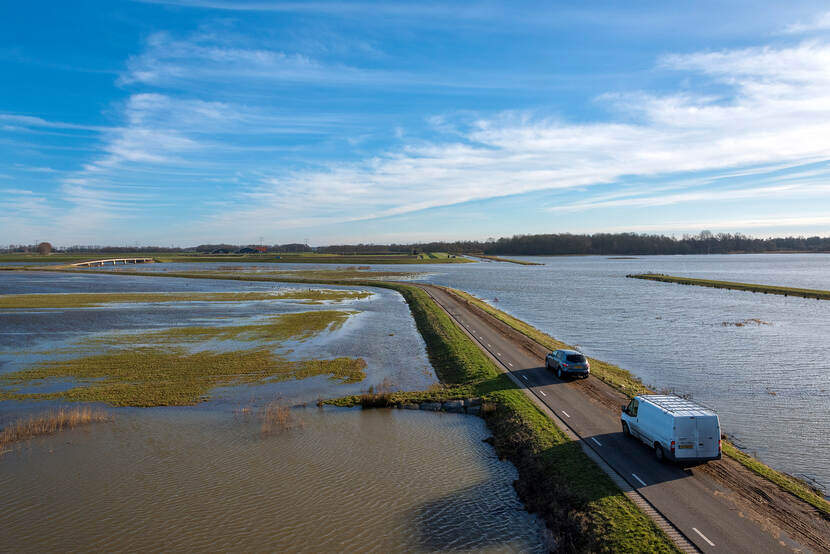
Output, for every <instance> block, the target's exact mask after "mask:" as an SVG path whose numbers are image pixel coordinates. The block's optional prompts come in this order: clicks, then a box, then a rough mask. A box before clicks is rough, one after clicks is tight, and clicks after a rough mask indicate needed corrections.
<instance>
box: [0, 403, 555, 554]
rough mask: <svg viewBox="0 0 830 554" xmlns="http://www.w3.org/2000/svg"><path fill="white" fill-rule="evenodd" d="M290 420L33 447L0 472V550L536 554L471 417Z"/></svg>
mask: <svg viewBox="0 0 830 554" xmlns="http://www.w3.org/2000/svg"><path fill="white" fill-rule="evenodd" d="M294 417H295V418H296V419H297V420H301V421H302V425H301V426H297V427H295V428H292V429H288V430H283V431H281V432H278V433H274V434H263V433H262V432H261V423H260V421H259V419H258V417H257V415H256V414H253V415H250V416H244V415H239V414H237V415H236V416H234V415H231V414H229V413H228V412H223V411H217V410H203V409H198V408H197V409H195V410H193V409H175V410H160V409H149V410H142V411H139V410H118V411H117V413H116V418H115V420H114V421H113V422H110V423H101V424H96V425H94V426H91V427H85V428H79V429H75V430H72V431H67V432H63V433H61V434H59V435H55V436H51V437H45V438H41V439H36V440H34V441H31V442H30V443H28V444H27V445H25V446H24V447H22V448H19V449H16V450H14V451H13V452H11V453H7V454H5V455H4V456H3V457H2V458H0V496H2V498H3V502H2V503H0V551H4V552H44V551H79V550H83V551H89V550H94V551H138V552H143V551H165V552H184V551H246V552H315V553H316V552H403V551H409V552H435V551H447V550H449V551H454V552H465V551H475V552H543V551H544V541H543V537H542V527H541V526H540V525H539V523H538V521H537V520H536V519H535V517H533V516H531V515H530V514H528V513H527V512H525V511H523V509H522V505H521V503H520V502H519V501H518V499H517V497H516V494H515V491H514V490H513V488H512V486H511V482H512V480H513V479H515V478H516V471H515V468H513V466H512V465H510V464H508V463H505V462H501V461H499V460H498V459H497V458H496V457H495V455H494V453H493V450H492V448H491V447H490V446H489V445H488V444H486V443H484V442H482V439H484V438H486V437H487V435H488V433H487V431H486V428H485V426H484V423H483V421H482V420H480V419H479V418H476V417H472V416H461V415H450V414H436V413H427V412H419V411H406V410H367V411H361V410H325V411H323V410H318V409H316V408H309V409H304V410H294ZM171 423H173V424H171Z"/></svg>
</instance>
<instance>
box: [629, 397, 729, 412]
mask: <svg viewBox="0 0 830 554" xmlns="http://www.w3.org/2000/svg"><path fill="white" fill-rule="evenodd" d="M642 398H644V399H646V400H648V401H649V402H651V403H652V404H654V405H655V406H659V407H660V408H663V409H664V410H666V411H667V412H670V413H673V414H682V415H689V416H697V415H701V416H702V415H717V414H716V413H715V411H714V410H712V409H711V408H707V407H706V406H702V405H700V404H698V403H696V402H692V401H691V400H687V399H685V398H681V397H679V396H675V395H673V394H672V395H669V394H644V395H642Z"/></svg>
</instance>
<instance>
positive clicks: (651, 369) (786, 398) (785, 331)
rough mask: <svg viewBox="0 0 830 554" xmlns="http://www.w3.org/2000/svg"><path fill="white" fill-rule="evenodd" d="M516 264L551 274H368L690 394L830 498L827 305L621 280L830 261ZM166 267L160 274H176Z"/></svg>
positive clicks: (718, 275)
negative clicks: (479, 306)
mask: <svg viewBox="0 0 830 554" xmlns="http://www.w3.org/2000/svg"><path fill="white" fill-rule="evenodd" d="M514 258H517V259H522V260H528V261H533V262H537V263H541V264H543V265H540V266H522V265H516V264H509V263H497V262H483V263H477V264H429V265H428V264H424V265H420V264H419V265H412V266H401V265H393V264H390V265H376V266H372V270H374V271H396V270H397V271H414V272H424V273H426V275H424V276H421V277H419V278H417V280H420V281H424V282H430V283H436V284H441V285H446V286H450V287H454V288H458V289H462V290H465V291H468V292H470V293H472V294H474V295H476V296H478V297H480V298H483V299H484V300H486V301H488V302H490V303H491V304H493V305H494V306H495V307H497V308H499V309H501V310H503V311H505V312H507V313H509V314H511V315H514V316H515V317H517V318H519V319H522V320H524V321H527V322H528V323H530V324H532V325H534V326H535V327H537V328H539V329H541V330H542V331H544V332H546V333H548V334H550V335H551V336H553V337H556V338H558V339H560V340H563V341H565V342H567V343H570V344H574V345H578V347H579V348H581V349H582V350H583V351H584V352H585V353H586V354H588V355H590V356H593V357H596V358H598V359H601V360H605V361H608V362H611V363H614V364H616V365H619V366H620V367H623V368H625V369H628V370H629V371H631V372H632V373H633V374H634V375H636V376H638V377H639V378H641V379H642V380H643V381H644V382H645V383H646V384H648V385H650V386H651V387H652V388H654V389H656V390H660V391H662V390H673V391H675V392H677V393H680V394H688V395H691V396H692V397H693V398H694V399H695V400H697V401H700V402H702V403H704V404H707V405H709V406H711V407H712V408H714V409H715V410H716V411H717V412H718V414H719V415H720V418H721V425H722V428H723V429H724V431H725V432H726V433H728V434H729V435H730V436H731V437H732V438H733V440H734V441H735V442H736V443H737V444H738V445H739V446H741V447H742V448H744V449H745V450H747V451H748V452H750V453H752V454H753V455H755V456H757V457H758V458H759V459H761V460H762V461H764V462H765V463H767V464H769V465H771V466H773V467H775V468H777V469H780V470H782V471H786V472H787V473H791V474H795V475H798V476H801V477H807V478H808V479H813V480H815V481H817V482H818V484H819V485H821V486H822V487H824V488H825V490H827V491H830V341H829V340H828V337H830V302H828V301H826V300H815V299H804V298H795V297H784V296H778V295H771V294H768V295H764V294H759V293H750V292H743V291H731V290H724V289H711V288H703V287H694V286H684V285H675V284H670V283H657V282H652V281H643V280H638V279H627V278H626V275H627V274H630V273H645V272H655V273H666V274H670V275H681V276H689V277H698V278H706V279H718V280H727V281H738V282H747V283H761V284H770V285H781V286H791V287H798V288H813V289H822V290H830V255H828V254H749V255H711V256H702V255H698V256H641V257H637V258H635V259H612V258H609V257H605V256H578V257H520V256H519V257H516V256H514ZM170 265H173V264H170ZM176 265H177V266H178V267H176V268H175V270H183V269H186V268H187V267H190V268H197V269H216V268H217V267H218V265H221V264H217V266H216V267H207V265H206V264H186V267H184V266H185V264H176ZM235 265H239V266H242V267H245V264H235ZM251 265H252V266H256V265H257V264H251ZM164 266H165V264H158V265H156V266H154V267H153V270H154V271H166V270H173V269H174V268H172V267H169V268H168V267H164ZM259 266H260V267H261V266H262V264H259ZM147 267H152V266H147ZM274 267H275V268H279V269H299V270H303V269H306V270H310V269H326V268H328V269H331V268H332V266H331V265H328V266H327V265H323V264H320V265H312V264H293V265H289V264H278V265H276V264H275V265H274ZM736 324H740V325H736Z"/></svg>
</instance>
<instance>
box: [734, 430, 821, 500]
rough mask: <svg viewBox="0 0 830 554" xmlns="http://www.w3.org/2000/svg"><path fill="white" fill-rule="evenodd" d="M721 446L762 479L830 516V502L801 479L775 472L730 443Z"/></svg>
mask: <svg viewBox="0 0 830 554" xmlns="http://www.w3.org/2000/svg"><path fill="white" fill-rule="evenodd" d="M721 446H722V449H723V453H724V454H726V455H727V456H729V457H730V458H734V459H735V460H737V461H738V462H739V463H740V464H741V465H743V466H744V467H746V468H747V469H749V470H751V471H753V472H755V473H757V474H758V475H761V476H762V477H765V478H766V479H768V480H769V481H772V482H773V483H775V484H776V485H778V486H779V487H781V488H782V489H784V490H785V491H787V492H789V493H790V494H792V495H793V496H796V497H798V498H800V499H801V500H803V501H804V502H806V503H808V504H810V505H811V506H813V507H814V508H815V509H817V510H819V511H820V512H822V513H823V514H825V515H826V516H830V502H828V501H827V500H825V499H824V497H823V495H822V494H820V493H819V492H817V491H814V490H813V489H811V488H810V487H809V486H807V485H806V484H805V483H804V482H803V481H800V480H799V479H796V478H795V477H792V476H790V475H787V474H785V473H781V472H780V471H775V470H774V469H772V468H771V467H769V466H767V465H765V464H763V463H761V462H759V461H758V460H756V459H755V458H753V457H752V456H750V455H749V454H747V453H745V452H743V451H742V450H740V449H738V448H737V447H735V445H733V444H732V443H730V442H729V441H725V440H724V441H722V442H721Z"/></svg>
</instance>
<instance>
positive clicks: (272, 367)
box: [0, 348, 366, 407]
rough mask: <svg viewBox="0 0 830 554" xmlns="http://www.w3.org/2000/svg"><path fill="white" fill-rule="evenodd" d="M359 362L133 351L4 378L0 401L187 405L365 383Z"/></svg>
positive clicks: (258, 352) (257, 353) (251, 353)
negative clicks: (239, 393)
mask: <svg viewBox="0 0 830 554" xmlns="http://www.w3.org/2000/svg"><path fill="white" fill-rule="evenodd" d="M365 367H366V362H365V360H363V359H360V358H357V359H355V358H336V359H333V360H301V361H290V360H287V359H285V358H281V357H279V356H276V355H274V354H273V353H272V352H270V351H268V350H265V349H255V350H244V351H235V352H196V353H189V352H187V351H186V350H184V349H182V348H168V349H160V348H134V349H129V350H119V351H115V352H109V353H105V354H98V355H93V356H84V357H81V358H76V359H70V360H58V361H47V362H42V363H41V364H40V365H38V366H36V367H33V368H30V369H26V370H23V371H18V372H14V373H7V374H5V375H2V376H0V384H2V385H5V387H6V390H3V391H0V400H3V399H16V400H69V401H77V402H106V403H108V404H110V405H112V406H140V407H148V406H186V405H192V404H196V403H197V402H201V401H204V400H206V399H207V398H208V393H209V391H210V390H211V389H213V388H215V387H220V386H230V385H244V384H262V383H266V382H273V381H285V380H289V379H306V378H308V377H312V376H315V375H329V376H330V379H332V380H334V381H338V382H340V383H357V382H360V381H362V380H363V379H365V378H366V373H365V371H364V369H365ZM56 378H58V379H73V380H75V381H77V382H78V383H79V386H78V387H75V388H71V389H69V390H65V391H61V392H55V393H43V394H38V393H26V392H25V390H24V389H25V387H26V386H31V385H36V384H38V382H39V381H41V382H42V381H44V380H48V379H56Z"/></svg>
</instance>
